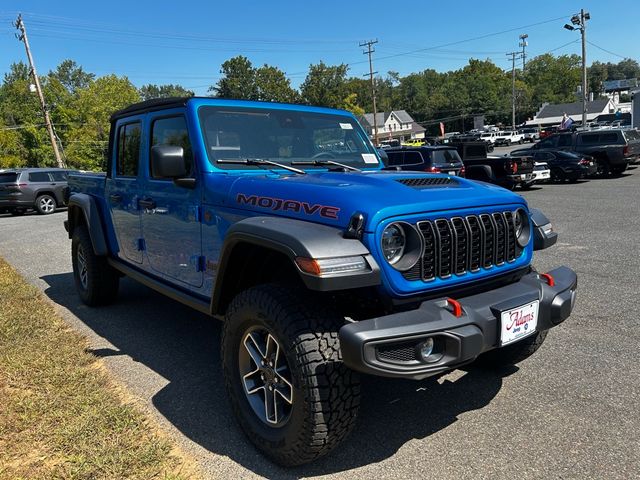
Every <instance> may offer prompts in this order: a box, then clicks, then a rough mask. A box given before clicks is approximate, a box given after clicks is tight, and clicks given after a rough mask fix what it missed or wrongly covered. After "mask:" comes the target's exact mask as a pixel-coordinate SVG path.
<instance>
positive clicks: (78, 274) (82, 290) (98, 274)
mask: <svg viewBox="0 0 640 480" xmlns="http://www.w3.org/2000/svg"><path fill="white" fill-rule="evenodd" d="M71 259H72V263H73V279H74V281H75V284H76V290H77V291H78V295H79V296H80V299H81V300H82V302H83V303H85V304H87V305H89V306H91V307H94V306H97V305H106V304H108V303H112V302H113V301H114V300H115V299H116V297H117V296H118V284H119V282H120V277H119V275H118V272H117V271H116V270H115V269H114V268H113V267H112V266H111V265H109V263H107V258H106V257H103V256H98V255H96V254H95V252H94V251H93V244H92V243H91V237H90V236H89V232H88V231H87V229H86V227H85V226H84V225H82V226H79V227H76V228H75V229H74V231H73V239H72V240H71Z"/></svg>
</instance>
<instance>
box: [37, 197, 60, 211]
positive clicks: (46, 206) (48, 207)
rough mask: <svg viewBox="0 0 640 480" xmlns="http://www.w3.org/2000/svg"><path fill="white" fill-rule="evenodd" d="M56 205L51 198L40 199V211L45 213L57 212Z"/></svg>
mask: <svg viewBox="0 0 640 480" xmlns="http://www.w3.org/2000/svg"><path fill="white" fill-rule="evenodd" d="M55 208H56V204H55V202H54V201H53V198H51V197H41V198H40V210H42V211H43V212H45V213H51V212H53V211H54V210H55Z"/></svg>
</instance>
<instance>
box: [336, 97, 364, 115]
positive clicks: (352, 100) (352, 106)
mask: <svg viewBox="0 0 640 480" xmlns="http://www.w3.org/2000/svg"><path fill="white" fill-rule="evenodd" d="M340 108H342V109H343V110H348V111H350V112H351V113H353V114H354V115H355V116H362V115H364V114H365V113H366V112H365V111H364V108H362V107H361V106H360V105H358V94H357V93H350V94H348V95H347V96H346V97H344V99H343V100H342V105H340Z"/></svg>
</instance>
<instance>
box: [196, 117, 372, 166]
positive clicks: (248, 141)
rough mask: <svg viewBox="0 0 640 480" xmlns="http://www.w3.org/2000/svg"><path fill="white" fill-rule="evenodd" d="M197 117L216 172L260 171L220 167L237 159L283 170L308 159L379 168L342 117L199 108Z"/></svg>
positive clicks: (368, 148) (366, 145) (369, 148)
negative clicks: (269, 163)
mask: <svg viewBox="0 0 640 480" xmlns="http://www.w3.org/2000/svg"><path fill="white" fill-rule="evenodd" d="M199 116H200V123H201V126H202V131H203V133H204V138H205V144H206V147H207V153H208V155H209V160H210V161H211V163H213V164H214V165H216V166H217V167H218V168H222V169H234V170H235V169H256V168H264V167H260V166H256V165H237V164H222V163H218V160H238V159H264V160H271V161H275V162H278V163H282V164H285V165H291V162H296V161H303V160H310V159H317V160H333V161H336V162H340V163H343V164H346V165H350V166H353V167H358V168H365V167H376V166H378V164H379V162H378V157H377V155H376V153H375V150H374V149H373V147H372V145H371V142H370V141H369V139H368V138H367V136H366V134H365V133H364V131H363V130H362V128H361V127H360V126H359V125H358V123H357V122H356V120H354V119H353V118H352V117H349V116H346V115H339V114H325V113H315V112H303V111H295V110H293V111H292V110H277V109H268V108H264V109H263V108H260V109H257V108H251V109H249V108H232V107H202V108H201V109H200V111H199ZM271 168H272V167H271ZM305 168H308V167H305ZM324 168H326V167H324Z"/></svg>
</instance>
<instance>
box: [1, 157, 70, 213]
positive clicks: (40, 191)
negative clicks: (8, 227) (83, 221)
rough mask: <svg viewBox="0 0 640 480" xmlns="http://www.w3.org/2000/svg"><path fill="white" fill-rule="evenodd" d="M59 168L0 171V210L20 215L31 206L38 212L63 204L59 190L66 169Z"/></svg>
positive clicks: (45, 211) (64, 184)
mask: <svg viewBox="0 0 640 480" xmlns="http://www.w3.org/2000/svg"><path fill="white" fill-rule="evenodd" d="M72 171H73V170H65V169H60V168H16V169H8V170H0V213H6V212H9V213H11V214H13V215H22V214H24V213H25V212H26V211H27V210H31V209H34V210H36V211H37V212H38V213H39V214H41V215H48V214H50V213H53V212H55V210H56V208H58V207H61V206H63V205H64V204H65V202H64V198H63V195H62V192H63V190H64V188H65V187H66V186H67V177H68V175H69V172H72Z"/></svg>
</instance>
